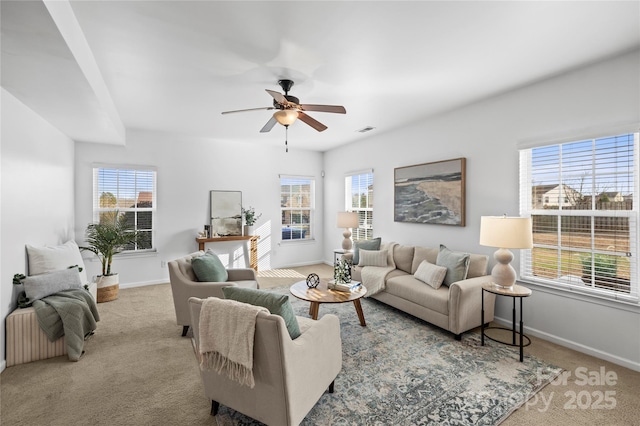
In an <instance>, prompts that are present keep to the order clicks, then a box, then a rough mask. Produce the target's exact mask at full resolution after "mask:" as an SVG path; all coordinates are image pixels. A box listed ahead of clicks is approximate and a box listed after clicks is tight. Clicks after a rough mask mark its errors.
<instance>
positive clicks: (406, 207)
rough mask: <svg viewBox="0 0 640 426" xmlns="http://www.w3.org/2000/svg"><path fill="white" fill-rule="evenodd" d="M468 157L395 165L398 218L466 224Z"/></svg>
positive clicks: (457, 224) (413, 221)
mask: <svg viewBox="0 0 640 426" xmlns="http://www.w3.org/2000/svg"><path fill="white" fill-rule="evenodd" d="M465 166H466V159H465V158H455V159H453V160H445V161H437V162H434V163H424V164H417V165H415V166H407V167H398V168H396V169H394V210H393V217H394V221H395V222H411V223H432V224H438V225H454V226H465Z"/></svg>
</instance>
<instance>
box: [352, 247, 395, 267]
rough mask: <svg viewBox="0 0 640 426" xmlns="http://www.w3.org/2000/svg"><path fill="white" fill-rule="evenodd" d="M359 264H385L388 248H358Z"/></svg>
mask: <svg viewBox="0 0 640 426" xmlns="http://www.w3.org/2000/svg"><path fill="white" fill-rule="evenodd" d="M359 251H360V261H359V263H358V265H360V266H387V257H388V256H389V251H388V250H365V249H360V250H359Z"/></svg>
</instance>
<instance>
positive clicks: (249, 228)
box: [242, 206, 262, 237]
mask: <svg viewBox="0 0 640 426" xmlns="http://www.w3.org/2000/svg"><path fill="white" fill-rule="evenodd" d="M242 216H243V217H244V235H245V236H248V237H250V236H253V225H255V223H256V221H257V220H258V219H260V217H261V216H262V213H256V209H254V208H253V207H251V206H249V208H248V209H245V208H244V207H242Z"/></svg>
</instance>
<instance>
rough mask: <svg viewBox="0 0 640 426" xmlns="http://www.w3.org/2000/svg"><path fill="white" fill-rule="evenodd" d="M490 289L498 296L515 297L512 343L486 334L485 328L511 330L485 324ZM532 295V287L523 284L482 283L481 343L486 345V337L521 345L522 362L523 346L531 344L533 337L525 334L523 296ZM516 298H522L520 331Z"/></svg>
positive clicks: (499, 341) (521, 358) (506, 343)
mask: <svg viewBox="0 0 640 426" xmlns="http://www.w3.org/2000/svg"><path fill="white" fill-rule="evenodd" d="M485 291H488V292H489V293H493V294H496V295H498V296H507V297H511V298H512V299H513V313H512V315H513V316H512V320H511V321H512V328H511V336H512V337H511V343H509V342H505V341H502V340H498V339H494V338H493V337H491V336H487V335H485V330H490V329H501V330H509V329H508V328H505V327H495V326H494V327H486V326H485V325H484V292H485ZM529 296H531V289H528V288H527V287H523V286H521V285H514V286H513V287H502V286H499V285H497V284H494V283H486V284H483V285H482V317H481V324H482V325H481V336H482V337H481V338H480V344H481V345H482V346H484V338H485V337H487V338H488V339H491V340H493V341H494V342H498V343H503V344H505V345H509V346H520V362H522V360H523V348H524V347H525V346H529V345H530V344H531V339H529V337H528V336H525V334H524V328H523V322H522V298H524V297H529ZM516 299H520V332H517V331H516ZM516 335H519V336H520V339H519V340H520V342H519V344H516ZM524 339H526V340H527V343H526V344H525V343H524Z"/></svg>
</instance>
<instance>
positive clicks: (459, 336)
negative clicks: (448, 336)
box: [455, 333, 462, 341]
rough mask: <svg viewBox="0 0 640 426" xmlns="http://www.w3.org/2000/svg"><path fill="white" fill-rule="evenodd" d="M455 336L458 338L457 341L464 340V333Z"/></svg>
mask: <svg viewBox="0 0 640 426" xmlns="http://www.w3.org/2000/svg"><path fill="white" fill-rule="evenodd" d="M455 336H456V340H457V341H460V340H462V333H460V334H456V335H455Z"/></svg>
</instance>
